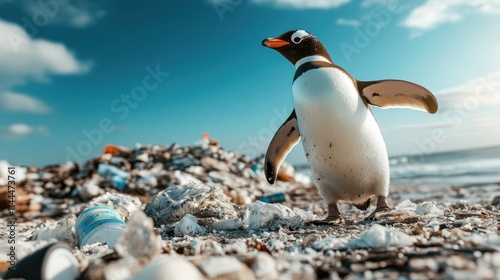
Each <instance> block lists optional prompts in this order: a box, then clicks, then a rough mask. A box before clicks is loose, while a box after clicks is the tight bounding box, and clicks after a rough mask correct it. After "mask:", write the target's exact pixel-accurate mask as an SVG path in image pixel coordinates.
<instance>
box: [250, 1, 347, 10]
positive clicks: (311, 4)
mask: <svg viewBox="0 0 500 280" xmlns="http://www.w3.org/2000/svg"><path fill="white" fill-rule="evenodd" d="M349 2H350V0H252V3H255V4H267V5H272V6H275V7H278V8H295V9H331V8H337V7H340V6H342V5H344V4H347V3H349Z"/></svg>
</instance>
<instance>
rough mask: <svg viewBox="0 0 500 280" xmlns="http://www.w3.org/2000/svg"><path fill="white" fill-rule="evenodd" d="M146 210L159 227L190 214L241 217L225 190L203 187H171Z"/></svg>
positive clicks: (202, 216)
mask: <svg viewBox="0 0 500 280" xmlns="http://www.w3.org/2000/svg"><path fill="white" fill-rule="evenodd" d="M144 211H145V212H146V214H147V215H148V216H150V217H151V218H153V220H154V221H155V225H157V226H160V225H164V224H168V223H171V222H175V221H178V220H180V219H181V218H182V217H184V216H185V215H186V214H191V215H194V216H196V217H198V218H214V219H215V220H226V219H231V218H236V217H238V215H237V213H236V211H235V209H234V207H233V205H232V204H231V203H230V202H229V198H228V197H227V196H226V195H225V194H224V193H223V192H222V190H220V189H219V188H217V187H209V186H206V185H203V184H189V185H187V186H172V187H170V188H167V189H166V190H164V191H162V192H160V193H159V194H157V195H156V196H155V197H154V198H153V200H152V201H151V202H150V203H148V204H147V205H146V207H145V209H144Z"/></svg>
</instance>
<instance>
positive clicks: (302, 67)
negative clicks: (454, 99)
mask: <svg viewBox="0 0 500 280" xmlns="http://www.w3.org/2000/svg"><path fill="white" fill-rule="evenodd" d="M262 45H263V46H265V47H268V48H271V49H274V50H276V51H278V52H279V53H280V54H281V55H283V56H284V57H285V58H286V59H288V60H289V61H290V62H291V63H292V64H293V65H294V66H295V69H296V70H295V75H294V77H293V83H292V93H293V101H294V110H293V111H292V113H291V114H290V117H288V119H287V120H286V121H285V122H284V123H283V124H282V125H281V127H280V128H279V129H278V130H277V132H276V134H275V135H274V137H273V138H272V140H271V143H270V144H269V147H268V149H267V152H266V156H265V161H264V172H265V175H266V179H267V181H268V182H269V184H271V185H272V184H274V183H275V181H276V178H277V174H278V170H279V168H280V166H281V163H282V162H283V160H284V159H285V157H286V155H287V154H288V153H289V152H290V151H291V150H292V148H293V147H294V146H295V145H297V144H298V143H299V142H300V141H302V145H303V147H304V151H305V153H306V158H307V161H308V164H309V167H310V169H311V174H312V176H313V180H314V181H315V182H316V186H317V188H318V190H319V193H320V195H321V196H322V198H323V200H324V201H325V202H326V203H327V205H328V215H327V217H326V218H325V219H323V220H321V221H315V222H314V223H315V224H339V223H342V222H343V221H344V220H343V218H342V217H341V215H340V213H339V210H338V207H337V203H338V202H339V201H347V202H351V203H353V204H354V205H355V206H356V207H357V208H358V209H360V210H366V209H368V207H369V206H370V200H371V198H372V197H375V198H376V200H377V204H376V205H377V207H376V209H375V210H374V211H373V212H372V213H371V214H369V215H368V216H367V217H366V218H365V219H366V220H372V219H374V218H375V215H376V214H377V213H379V212H384V211H390V210H391V207H390V206H389V203H388V202H387V196H388V194H389V175H390V174H389V160H388V155H387V149H386V145H385V142H384V138H383V136H382V132H381V131H380V127H379V126H378V123H377V121H376V120H375V118H374V116H373V114H372V111H371V109H370V106H369V105H373V106H377V107H381V108H391V107H404V108H411V109H416V110H421V111H425V112H428V113H430V114H434V113H436V112H437V110H438V103H437V100H436V97H435V96H434V95H433V94H432V93H431V92H430V91H429V90H427V89H426V88H424V87H423V86H420V85H418V84H415V83H411V82H408V81H404V80H376V81H358V80H356V79H355V78H353V77H352V76H351V75H350V74H349V73H348V72H347V71H346V70H345V69H343V68H341V67H340V66H338V65H336V64H335V63H333V61H332V59H331V57H330V55H329V54H328V52H327V50H326V49H325V47H324V46H323V45H322V44H321V42H320V41H319V40H318V39H317V38H316V37H315V36H313V35H312V34H311V33H309V32H307V31H304V30H292V31H289V32H286V33H284V34H282V35H280V36H278V37H276V38H268V39H265V40H263V41H262Z"/></svg>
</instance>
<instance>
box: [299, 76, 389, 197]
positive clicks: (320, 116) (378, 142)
mask: <svg viewBox="0 0 500 280" xmlns="http://www.w3.org/2000/svg"><path fill="white" fill-rule="evenodd" d="M292 90H293V98H294V103H295V110H296V114H297V121H298V126H299V131H300V134H301V137H302V144H303V146H304V150H305V152H306V156H307V160H308V162H309V166H310V168H311V173H312V176H314V177H313V179H314V180H315V181H316V183H317V186H318V189H319V191H320V193H321V195H322V196H323V198H324V199H325V200H326V201H327V202H337V201H339V200H346V201H352V202H354V203H363V202H365V201H366V200H367V199H368V198H369V197H370V196H372V195H387V194H388V192H389V162H388V157H387V150H386V147H385V143H384V139H383V137H382V133H381V132H380V128H379V126H378V124H377V122H376V120H375V118H374V117H373V114H372V112H371V111H370V110H369V109H368V108H367V106H366V104H365V103H364V102H363V100H362V99H361V97H360V96H359V94H358V91H357V88H356V86H355V85H354V82H353V81H352V80H351V78H350V77H349V76H348V75H347V74H346V73H344V72H343V71H342V70H340V69H337V68H318V69H313V70H309V71H307V72H305V73H303V74H302V75H301V76H300V77H298V78H297V79H296V80H295V82H294V84H293V88H292Z"/></svg>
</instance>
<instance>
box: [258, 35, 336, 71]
mask: <svg viewBox="0 0 500 280" xmlns="http://www.w3.org/2000/svg"><path fill="white" fill-rule="evenodd" d="M262 45H263V46H265V47H268V48H271V49H275V50H276V51H278V52H279V53H281V54H282V55H283V56H284V57H285V58H286V59H288V60H289V61H290V62H291V63H292V64H295V63H296V62H297V61H299V60H300V59H302V58H304V57H308V56H311V55H321V56H323V57H325V58H327V59H328V60H330V61H332V59H331V58H330V55H329V54H328V52H327V51H326V49H325V47H323V44H321V42H320V41H319V40H318V39H317V38H316V37H314V35H312V34H311V33H309V32H307V31H304V30H292V31H288V32H286V33H283V34H281V35H280V36H278V37H276V38H268V39H264V41H262Z"/></svg>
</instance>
